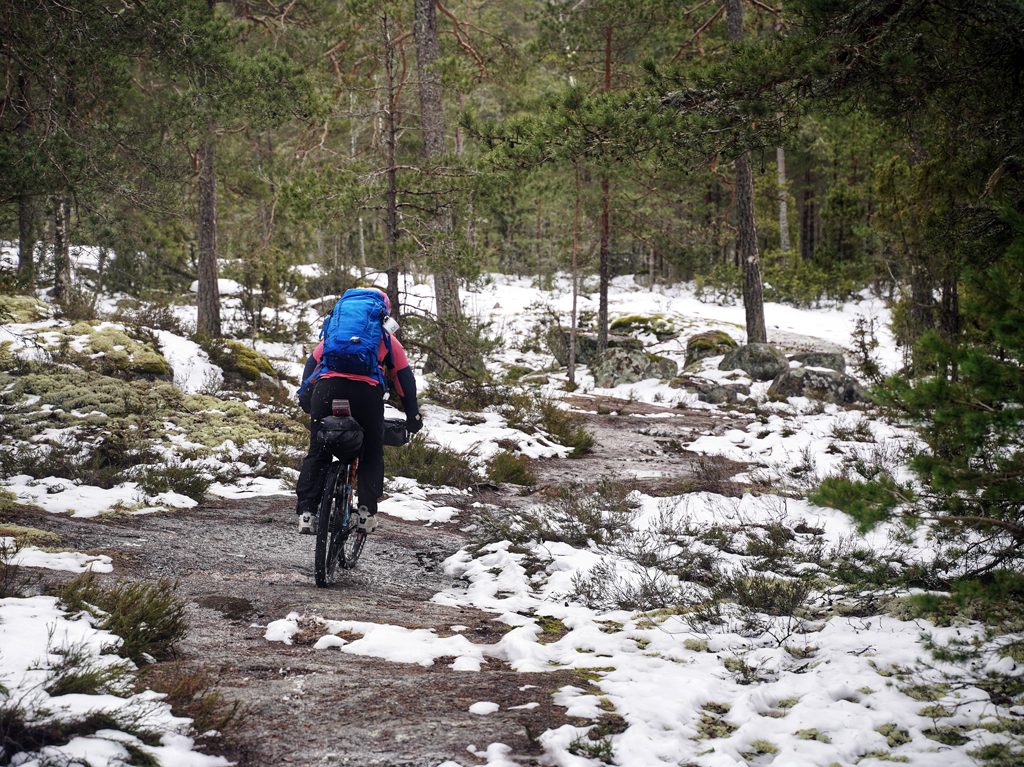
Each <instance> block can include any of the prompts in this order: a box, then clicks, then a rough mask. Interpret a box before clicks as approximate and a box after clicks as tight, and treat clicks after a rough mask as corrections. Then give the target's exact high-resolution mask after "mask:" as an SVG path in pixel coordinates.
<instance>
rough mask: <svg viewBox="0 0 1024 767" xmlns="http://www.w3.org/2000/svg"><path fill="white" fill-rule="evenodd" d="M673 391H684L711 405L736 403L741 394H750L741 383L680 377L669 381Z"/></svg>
mask: <svg viewBox="0 0 1024 767" xmlns="http://www.w3.org/2000/svg"><path fill="white" fill-rule="evenodd" d="M669 386H671V387H673V388H675V389H686V390H687V391H690V392H693V393H694V394H696V395H697V399H699V400H700V401H701V402H708V403H710V404H712V405H722V404H727V403H728V404H731V403H733V402H738V401H739V398H740V396H739V395H741V394H750V387H749V386H747V385H746V384H742V383H719V382H717V381H709V380H707V379H706V378H695V377H693V376H680V377H679V378H673V379H672V380H671V381H669Z"/></svg>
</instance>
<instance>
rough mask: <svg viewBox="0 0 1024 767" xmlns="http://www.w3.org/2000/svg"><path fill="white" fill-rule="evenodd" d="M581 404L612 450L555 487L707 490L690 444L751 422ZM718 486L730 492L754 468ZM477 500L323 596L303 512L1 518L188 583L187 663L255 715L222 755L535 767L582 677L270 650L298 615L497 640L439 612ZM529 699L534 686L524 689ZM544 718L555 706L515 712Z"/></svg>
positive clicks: (286, 506) (374, 545) (550, 479)
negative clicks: (267, 635)
mask: <svg viewBox="0 0 1024 767" xmlns="http://www.w3.org/2000/svg"><path fill="white" fill-rule="evenodd" d="M572 404H573V405H574V407H576V408H578V409H579V410H581V411H586V412H587V415H586V418H587V427H588V429H590V430H591V431H592V432H593V433H594V434H595V438H596V439H595V449H594V451H593V453H591V454H590V455H588V456H586V457H583V458H580V459H573V460H570V459H564V460H552V461H543V462H539V464H538V466H537V472H538V476H539V478H540V482H541V484H542V485H560V484H564V483H566V482H579V481H581V479H583V478H586V479H587V480H596V479H598V478H600V477H602V476H610V477H616V478H634V477H639V479H638V482H639V484H640V485H641V486H643V487H645V489H657V488H658V487H664V486H674V487H679V486H685V484H686V483H693V482H698V484H699V482H701V481H704V480H705V479H706V478H707V475H709V474H714V473H715V470H714V467H711V468H709V463H708V461H707V460H703V459H702V460H698V457H697V456H695V455H693V454H691V453H688V452H686V451H685V449H683V447H682V445H683V444H685V443H686V442H688V441H690V440H692V439H694V438H695V437H696V436H698V435H699V434H702V433H709V432H713V433H721V432H722V431H725V430H727V429H730V428H736V427H738V426H739V427H742V425H743V421H744V419H743V418H742V417H741V416H725V415H723V414H722V413H721V412H719V411H711V410H679V409H674V408H669V407H659V406H652V405H639V404H636V403H628V402H625V401H622V402H619V401H614V400H608V399H604V400H602V401H601V402H600V403H599V404H598V403H596V402H595V401H593V400H589V399H587V398H585V397H580V398H576V399H574V400H573V403H572ZM719 463H720V462H719ZM717 470H718V472H719V473H721V474H723V475H725V476H728V474H729V473H731V472H734V471H737V470H739V467H738V466H737V465H735V464H733V465H721V466H718V469H717ZM481 492H482V493H485V494H486V500H487V502H488V503H492V504H498V505H501V504H505V503H507V504H513V503H514V504H521V503H523V502H528V501H530V496H528V495H525V496H524V495H523V493H522V491H519V490H515V489H511V488H502V489H499V490H497V491H495V490H494V489H493V488H491V489H488V490H482V491H481ZM446 500H449V501H450V499H446ZM473 500H475V498H472V497H471V498H469V499H468V500H465V499H464V503H465V508H464V510H463V511H462V512H461V513H460V515H459V516H458V517H456V519H455V520H453V521H452V522H451V523H448V524H446V525H442V526H433V527H426V526H424V525H423V524H420V523H409V522H403V521H401V520H399V519H396V518H393V517H387V516H384V517H383V522H382V524H381V526H380V528H379V529H378V531H377V532H376V533H374V535H373V536H372V538H371V539H370V541H369V542H368V544H367V547H366V550H365V552H364V555H363V558H362V560H361V561H360V563H359V565H358V568H357V569H356V570H354V571H349V572H346V573H343V574H342V575H341V576H340V578H339V583H338V584H337V585H335V586H334V587H332V588H329V589H318V588H316V587H315V586H314V584H313V577H312V556H313V538H312V537H309V536H299V535H298V534H297V533H296V532H295V524H296V523H295V515H294V508H293V501H292V499H290V498H286V497H270V498H254V499H249V500H244V501H223V500H213V501H209V502H207V503H204V504H203V505H201V506H200V507H198V508H196V509H193V510H191V511H185V512H180V511H179V512H173V513H161V514H154V515H149V516H141V517H139V516H136V517H124V516H120V517H100V518H96V519H86V520H78V519H72V518H69V517H66V516H62V515H53V514H46V513H43V512H38V511H29V510H24V509H22V510H15V511H11V512H4V513H3V514H0V518H3V519H5V521H12V522H17V523H19V524H24V525H31V526H34V527H40V528H44V529H49V530H54V531H56V532H58V533H60V534H61V536H62V537H63V540H64V545H65V546H67V547H68V548H74V549H76V550H79V551H90V552H97V553H106V554H109V555H110V556H111V557H113V559H114V573H113V574H112V575H108V576H103V577H105V578H124V577H132V578H144V579H157V578H173V579H175V580H176V581H177V582H178V589H179V594H180V595H181V596H182V597H183V598H184V599H186V600H187V602H188V618H189V621H190V624H191V631H190V633H189V636H188V637H187V639H186V641H185V642H184V643H183V645H182V646H181V648H180V656H181V657H180V660H181V662H183V663H184V665H185V667H188V668H203V669H206V670H208V671H209V672H210V673H211V674H212V675H213V677H214V678H215V679H216V688H217V689H218V690H219V691H221V692H222V693H223V694H224V695H225V696H226V697H227V698H228V699H230V700H237V701H240V702H241V704H242V708H243V711H244V718H243V719H242V720H241V721H240V722H236V723H235V724H234V725H233V726H230V727H228V728H227V731H226V733H225V735H224V737H223V738H214V739H211V740H209V741H207V742H205V743H204V748H205V750H207V751H208V752H212V753H224V754H226V755H228V756H229V757H230V758H231V759H233V760H236V761H237V762H238V763H239V764H241V765H243V766H245V767H264V766H266V765H274V764H296V765H360V766H362V767H375V766H377V765H379V766H380V767H385V766H387V767H405V766H408V767H413V766H414V765H415V766H416V767H421V766H422V767H436V766H437V765H438V764H440V763H442V762H444V761H446V760H455V761H457V762H459V763H460V764H463V765H473V764H480V763H482V761H483V760H482V759H477V758H475V757H474V756H473V755H472V753H471V752H470V751H469V750H467V749H468V748H470V747H475V748H476V749H479V750H480V752H481V753H482V752H483V751H484V750H485V749H486V747H487V746H488V744H490V743H494V742H502V743H505V744H507V745H509V746H510V747H511V748H512V755H513V757H514V758H515V759H516V761H518V762H520V763H521V764H524V765H529V764H536V763H537V762H536V759H537V757H538V756H539V755H540V754H541V749H540V747H539V745H538V744H537V742H536V740H535V738H536V736H537V735H539V734H540V733H542V732H544V731H545V730H546V729H549V728H552V727H557V726H559V725H561V724H563V723H565V722H566V721H567V720H566V719H565V716H564V709H562V708H560V707H558V706H555V705H554V704H553V703H552V702H551V696H552V693H553V692H554V691H556V690H557V689H558V688H560V687H562V686H564V685H567V684H577V685H581V684H582V682H581V680H580V679H579V678H578V677H576V676H575V675H574V674H572V673H568V672H564V671H559V672H552V673H548V674H521V673H516V672H513V671H511V670H510V669H508V668H507V667H505V666H503V665H502V664H500V663H498V662H496V661H491V662H489V663H488V664H487V665H485V666H484V667H483V669H482V670H481V671H480V672H478V673H477V672H457V671H452V670H451V669H449V668H448V667H447V665H446V664H445V662H444V661H443V659H442V660H441V661H439V662H438V663H436V664H435V665H434V666H431V667H420V666H416V665H412V664H400V663H390V662H386V661H383V660H376V659H372V658H364V657H358V656H353V655H346V654H342V653H340V652H338V651H335V650H330V649H328V650H313V649H312V647H311V644H312V642H313V641H315V639H316V638H317V637H318V636H319V632H316V631H311V632H309V634H308V635H306V634H301V635H300V637H299V639H298V641H297V642H296V643H295V644H294V645H292V646H288V645H285V644H282V643H280V642H268V641H266V640H265V639H264V638H263V637H264V632H265V627H266V624H267V623H269V622H270V621H273V620H277V619H279V618H283V617H285V616H286V615H287V614H288V613H290V612H297V613H299V614H300V615H303V616H307V617H315V616H320V617H323V618H330V619H346V620H365V621H373V622H378V623H390V624H396V625H400V626H405V627H408V628H431V629H434V630H436V631H437V633H438V634H440V635H447V634H450V633H452V632H451V626H453V625H457V624H461V625H464V626H469V627H470V628H469V631H468V632H466V633H467V636H469V638H470V639H471V640H472V641H475V642H483V643H491V642H495V641H497V639H498V637H499V636H500V635H501V631H502V626H503V624H500V623H496V622H495V621H494V616H493V615H491V614H488V613H483V612H480V611H476V610H467V609H456V608H450V607H444V606H440V605H437V604H434V603H432V602H431V601H430V598H431V597H432V596H433V595H434V594H435V593H437V592H438V591H441V590H442V589H446V588H450V587H452V586H453V585H455V584H453V583H452V581H451V579H450V578H448V577H446V576H445V574H444V572H443V568H442V567H441V562H442V561H443V560H444V559H445V558H446V557H448V556H449V555H451V554H452V553H454V552H456V551H457V550H458V549H459V548H460V547H461V546H463V545H464V542H465V540H466V532H465V528H467V527H468V526H469V525H471V524H472V517H471V514H472V512H471V509H470V506H469V504H470V503H472V502H473ZM45 577H47V578H50V579H52V578H54V577H59V576H55V575H53V574H45ZM526 685H535V687H534V688H532V689H525V690H524V689H522V688H523V687H524V686H526ZM482 700H486V701H493V702H496V703H498V704H500V705H501V710H500V711H499V712H497V713H495V714H492V715H490V716H486V717H481V716H476V715H473V714H470V713H469V712H468V709H469V706H470V705H471V704H472V703H474V702H476V701H482ZM528 702H537V703H539V704H540V706H539V707H538V708H534V709H530V710H526V709H521V710H518V711H510V710H509V707H510V706H515V705H520V704H523V703H528Z"/></svg>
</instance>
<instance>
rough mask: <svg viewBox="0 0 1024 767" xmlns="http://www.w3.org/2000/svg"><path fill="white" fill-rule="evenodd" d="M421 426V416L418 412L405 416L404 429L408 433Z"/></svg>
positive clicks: (417, 429)
mask: <svg viewBox="0 0 1024 767" xmlns="http://www.w3.org/2000/svg"><path fill="white" fill-rule="evenodd" d="M422 428H423V416H421V415H420V414H419V413H417V414H416V415H410V416H406V418H405V430H406V431H407V432H409V433H410V434H415V433H416V432H418V431H419V430H420V429H422Z"/></svg>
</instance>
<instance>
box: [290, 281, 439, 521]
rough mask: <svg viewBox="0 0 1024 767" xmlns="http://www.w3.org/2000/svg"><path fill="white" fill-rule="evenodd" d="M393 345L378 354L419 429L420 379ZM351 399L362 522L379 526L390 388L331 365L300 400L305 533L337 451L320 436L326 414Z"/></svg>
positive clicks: (312, 359) (315, 357)
mask: <svg viewBox="0 0 1024 767" xmlns="http://www.w3.org/2000/svg"><path fill="white" fill-rule="evenodd" d="M377 290H378V291H379V292H380V293H381V294H383V295H384V303H385V306H386V307H387V310H388V312H389V313H390V311H391V302H390V301H388V297H387V294H386V293H384V291H383V290H380V288H377ZM389 340H390V347H391V348H390V350H388V348H387V346H386V345H385V342H384V340H383V338H382V339H381V342H380V347H379V349H378V353H377V358H378V360H379V362H380V364H381V367H382V368H383V370H384V371H385V373H386V376H387V379H388V381H389V382H390V385H391V386H390V388H391V389H392V390H393V391H395V392H396V393H397V394H398V397H399V399H400V401H401V407H402V410H403V411H404V412H405V428H406V429H407V430H408V431H409V433H410V434H415V433H416V432H418V431H419V430H420V429H421V428H423V419H422V417H421V416H420V412H419V405H418V404H417V402H416V379H415V378H414V377H413V374H412V370H411V369H410V367H409V360H408V358H407V357H406V355H405V349H404V348H402V344H401V343H400V342H399V340H398V339H397V338H395V337H394V336H391V338H390V339H389ZM323 347H324V342H323V341H322V340H321V341H320V343H319V344H318V345H317V347H316V349H314V350H313V353H312V354H311V355H310V356H309V359H308V360H307V361H306V368H305V370H304V371H303V373H302V380H303V381H305V380H306V379H307V378H308V377H309V376H310V375H312V373H313V371H314V370H315V369H316V367H317V365H319V364H320V358H321V356H322V355H323ZM334 399H347V400H348V401H349V404H350V405H351V408H352V417H353V418H355V419H356V421H358V422H359V425H360V426H362V427H363V452H362V455H361V457H360V460H359V488H358V496H359V526H360V527H361V528H362V529H363V530H365V531H366V532H367V533H370V532H373V529H374V528H375V527H376V526H377V518H376V516H375V515H376V513H377V499H378V498H379V497H380V496H381V495H382V494H383V492H384V392H383V391H382V390H381V387H380V385H379V384H378V382H377V381H376V379H374V378H370V377H368V376H361V375H356V374H353V373H335V372H333V371H330V370H325V371H323V372H322V373H320V374H319V376H318V377H317V379H316V385H315V386H312V387H310V388H309V389H308V390H307V394H306V395H305V396H303V397H300V399H299V405H300V406H301V407H302V409H303V410H304V411H305V412H307V413H309V415H310V421H309V453H308V454H307V455H306V457H305V458H304V459H303V461H302V468H301V469H300V471H299V480H298V484H297V486H296V488H295V494H296V496H298V502H297V504H296V509H295V510H296V513H297V514H298V515H299V532H300V533H304V534H312V533H313V532H314V530H313V517H314V515H315V514H316V513H317V509H318V508H319V505H320V494H321V491H322V490H323V476H324V474H323V473H324V470H325V469H326V468H327V467H328V466H329V465H330V463H331V454H330V452H329V451H328V450H326V449H325V448H323V447H322V446H321V445H320V444H319V443H318V442H317V439H316V433H317V430H318V429H319V428H320V419H321V418H324V417H325V416H329V415H330V414H331V400H334Z"/></svg>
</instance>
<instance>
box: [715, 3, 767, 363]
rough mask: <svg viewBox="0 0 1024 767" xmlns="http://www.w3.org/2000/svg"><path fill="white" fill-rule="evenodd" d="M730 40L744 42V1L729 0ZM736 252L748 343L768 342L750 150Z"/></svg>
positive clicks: (740, 161)
mask: <svg viewBox="0 0 1024 767" xmlns="http://www.w3.org/2000/svg"><path fill="white" fill-rule="evenodd" d="M725 13H726V23H727V28H728V36H729V41H730V42H731V43H734V44H735V43H739V42H742V41H743V0H725ZM736 229H737V239H736V252H737V255H738V257H739V261H740V267H741V268H742V270H743V309H744V312H745V314H746V322H747V343H766V342H767V341H768V331H767V328H766V327H765V321H764V294H763V290H764V288H763V285H762V283H761V255H760V253H758V249H757V224H756V222H755V221H754V177H753V174H752V173H751V171H750V153H749V152H743V154H741V155H740V156H739V157H738V158H736Z"/></svg>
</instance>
